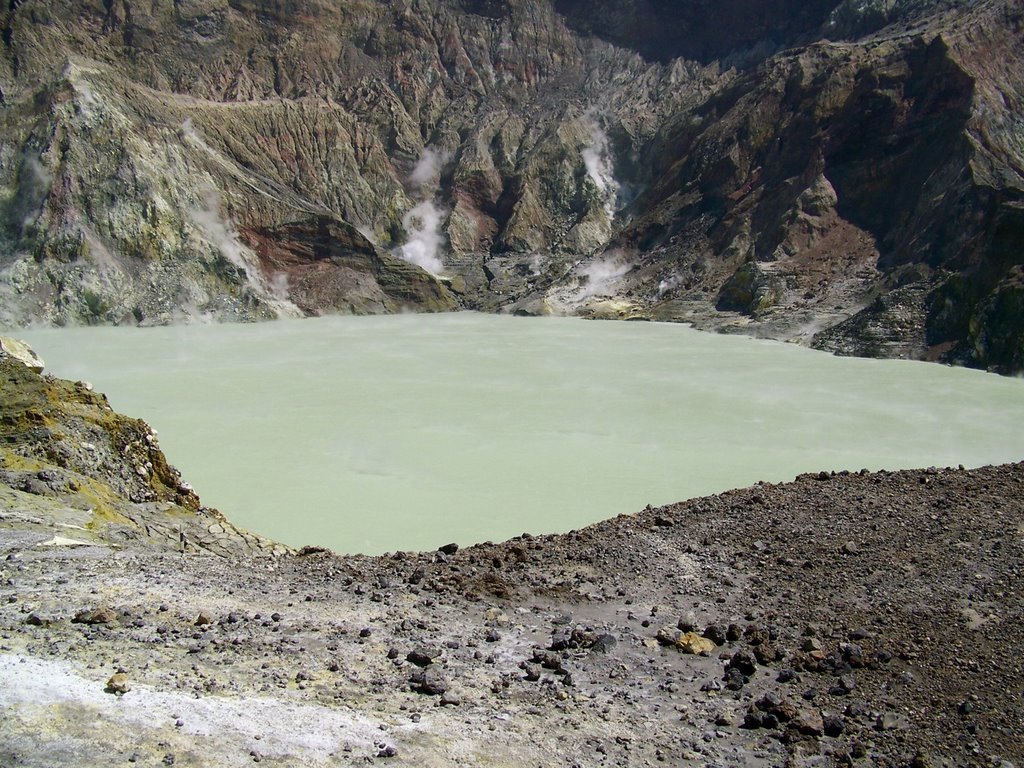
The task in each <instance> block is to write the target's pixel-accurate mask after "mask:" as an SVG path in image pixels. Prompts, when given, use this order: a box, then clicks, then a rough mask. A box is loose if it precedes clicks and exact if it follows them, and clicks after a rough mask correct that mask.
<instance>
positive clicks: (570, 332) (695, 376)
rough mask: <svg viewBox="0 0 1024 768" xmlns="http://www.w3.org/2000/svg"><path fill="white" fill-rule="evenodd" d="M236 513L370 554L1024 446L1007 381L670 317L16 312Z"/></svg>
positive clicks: (285, 532)
mask: <svg viewBox="0 0 1024 768" xmlns="http://www.w3.org/2000/svg"><path fill="white" fill-rule="evenodd" d="M17 335H19V336H22V337H25V338H27V339H28V340H29V341H30V342H31V343H32V344H33V346H34V347H35V348H36V350H37V351H38V352H39V353H40V354H41V355H42V356H43V358H44V359H45V360H46V363H47V366H48V367H47V370H48V371H49V372H50V373H53V374H55V375H59V376H63V377H66V378H71V379H84V380H87V381H91V382H92V383H93V384H94V385H95V386H96V388H97V389H98V390H99V391H103V392H106V393H107V394H108V395H109V397H110V401H111V403H112V405H113V406H114V407H115V408H116V409H117V410H119V411H121V412H124V413H127V414H130V415H133V416H140V417H142V418H145V419H146V420H147V421H148V422H149V423H150V424H152V425H153V426H154V427H155V428H156V429H157V430H158V431H159V433H160V442H161V445H162V447H163V448H164V450H165V452H166V453H167V455H168V457H169V459H170V461H171V463H173V464H175V465H176V466H178V467H179V468H180V469H181V470H182V473H183V474H184V477H185V479H186V480H188V481H189V482H190V483H192V485H193V486H195V488H196V490H197V491H198V492H199V493H200V495H201V496H202V498H203V501H204V502H205V503H206V504H208V505H211V506H216V507H218V508H220V509H221V510H222V511H224V512H225V513H226V514H227V515H228V516H229V518H231V520H232V521H234V522H235V523H237V524H239V525H242V526H244V527H247V528H250V529H252V530H255V531H258V532H260V533H263V534H265V535H267V536H270V537H271V538H274V539H277V540H280V541H284V542H286V543H288V544H292V545H296V546H299V545H304V544H318V545H323V546H329V547H331V548H334V549H337V550H339V551H348V552H355V551H359V552H366V553H379V552H383V551H389V550H396V549H427V548H434V547H437V546H439V545H441V544H445V543H447V542H449V541H457V542H459V543H463V544H467V543H472V542H477V541H483V540H487V539H490V540H500V539H505V538H508V537H510V536H514V535H517V534H519V533H522V532H524V531H529V532H531V533H543V532H554V531H565V530H569V529H572V528H578V527H580V526H583V525H586V524H588V523H591V522H595V521H597V520H600V519H603V518H607V517H612V516H614V515H617V514H621V513H629V512H635V511H637V510H639V509H641V508H643V506H644V505H645V504H648V503H650V504H654V505H658V504H664V503H668V502H672V501H677V500H681V499H684V498H688V497H692V496H698V495H703V494H708V493H713V492H717V491H721V490H725V489H727V488H733V487H738V486H744V485H749V484H751V483H753V482H756V481H757V480H769V481H779V480H789V479H792V478H793V477H794V476H795V475H796V474H799V473H801V472H808V471H817V470H821V469H851V470H856V469H860V468H861V467H868V468H870V469H877V468H890V469H895V468H901V467H902V468H908V467H921V466H932V465H935V466H947V465H954V466H955V465H957V464H961V463H962V464H965V465H967V466H977V465H981V464H986V463H997V462H1004V461H1016V460H1020V459H1022V458H1024V429H1022V428H1021V426H1022V425H1024V382H1022V381H1020V380H1015V379H1006V378H1000V377H997V376H994V375H990V374H985V373H981V372H978V371H969V370H963V369H953V368H945V367H942V366H938V365H930V364H924V363H908V362H900V361H877V360H856V359H849V358H837V357H832V356H830V355H827V354H823V353H819V352H813V351H810V350H807V349H802V348H799V347H796V346H792V345H786V344H779V343H772V342H761V341H754V340H752V339H748V338H744V337H735V336H719V335H713V334H702V333H698V332H695V331H692V330H690V329H688V328H685V327H683V326H679V325H661V324H650V323H613V322H586V321H582V320H573V319H527V318H512V317H496V316H485V315H475V314H457V315H434V316H423V315H417V316H399V317H382V318H381V317H378V318H322V319H317V320H302V321H287V322H277V323H264V324H258V325H215V326H190V327H173V328H150V329H134V328H79V329H61V330H32V331H19V332H17Z"/></svg>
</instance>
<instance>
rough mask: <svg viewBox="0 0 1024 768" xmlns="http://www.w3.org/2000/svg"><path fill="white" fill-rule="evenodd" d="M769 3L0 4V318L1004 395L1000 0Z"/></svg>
mask: <svg viewBox="0 0 1024 768" xmlns="http://www.w3.org/2000/svg"><path fill="white" fill-rule="evenodd" d="M797 5H798V6H799V7H796V6H794V4H793V3H790V2H788V0H777V1H776V2H772V3H768V4H764V3H756V4H755V3H749V2H746V0H730V2H728V3H725V4H719V5H717V6H715V7H714V8H711V7H710V6H708V5H707V4H704V3H698V2H687V3H683V4H678V3H673V4H669V3H665V2H661V0H602V2H598V3H587V4H581V3H577V2H574V0H514V1H510V2H490V1H487V2H477V1H476V0H473V1H470V0H416V1H415V2H402V3H383V2H365V3H359V4H354V5H353V4H336V3H325V2H320V1H319V0H291V1H290V2H288V3H276V4H270V5H267V4H265V3H250V2H230V3H228V2H226V0H201V1H200V2H194V3H187V4H182V3H177V4H172V3H155V4H151V5H148V6H146V7H140V6H138V5H137V4H128V3H122V2H120V0H115V2H110V3H99V2H89V3H68V2H56V3H54V2H49V3H43V2H39V1H38V0H26V1H25V2H21V3H17V4H15V7H13V8H12V9H11V10H10V11H9V12H8V13H6V14H5V15H4V16H3V18H2V20H0V27H2V30H3V41H4V48H3V53H2V55H0V92H2V97H3V102H2V106H0V129H2V130H0V137H2V138H0V189H2V190H3V195H2V196H0V297H2V301H0V322H3V323H6V324H16V323H25V322H30V321H40V320H42V321H44V322H49V323H71V322H87V323H138V324H153V323H167V322H174V321H179V320H188V319H190V318H196V317H200V316H207V315H210V316H214V317H217V318H221V319H259V318H269V317H276V316H289V315H301V314H314V313H320V312H339V311H340V312H390V311H396V310H403V311H405V310H408V309H424V310H444V309H450V308H453V307H467V308H474V309H482V310H487V311H514V312H520V313H544V312H563V313H575V314H581V315H585V316H601V317H649V318H656V319H664V320H685V321H690V322H695V323H697V324H698V325H701V326H702V327H730V326H731V327H737V328H740V329H742V330H745V331H747V332H751V333H756V334H761V335H770V336H775V337H779V338H789V339H798V340H802V341H805V342H807V343H811V342H814V343H815V344H816V345H817V346H819V347H822V348H827V349H832V350H834V351H840V352H855V353H858V354H864V353H870V354H911V355H913V356H915V357H926V358H932V359H943V360H951V361H957V362H961V363H966V364H969V365H977V366H984V367H993V368H996V369H998V370H1005V371H1012V370H1018V369H1019V368H1020V366H1021V360H1022V359H1024V352H1022V349H1024V341H1022V338H1024V336H1022V330H1021V323H1020V321H1019V319H1018V318H1019V313H1017V312H1016V309H1015V308H1016V307H1018V305H1019V303H1020V295H1019V294H1020V289H1019V287H1018V286H1019V283H1020V278H1019V271H1020V268H1021V264H1022V256H1021V251H1020V247H1019V243H1020V242H1021V233H1022V231H1024V230H1022V218H1021V210H1022V206H1024V202H1022V191H1024V171H1022V168H1024V159H1022V158H1024V148H1022V146H1021V144H1020V141H1019V133H1020V129H1019V119H1018V117H1017V116H1018V115H1019V114H1020V112H1021V99H1022V93H1024V82H1022V76H1021V74H1020V73H1021V72H1022V71H1024V67H1022V66H1021V61H1022V58H1024V57H1022V43H1021V42H1020V41H1021V39H1022V37H1024V36H1022V35H1021V34H1020V32H1021V30H1022V25H1024V22H1022V16H1024V11H1022V8H1021V4H1020V2H1019V0H984V2H977V3H972V4H963V3H958V2H955V1H954V0H949V1H946V0H915V1H913V2H911V1H910V0H907V1H905V2H888V1H885V2H870V3H860V2H858V3H851V2H837V1H836V0H821V1H820V2H814V3H802V4H797ZM680 6H682V7H680ZM323 222H333V223H331V224H329V225H327V224H324V223H323ZM353 232H356V233H357V234H358V235H359V236H360V237H361V238H362V239H361V240H359V242H358V243H357V242H356V238H355V237H354V236H353V234H352V233H353ZM335 237H336V238H337V242H328V241H329V240H331V239H332V238H335ZM325 253H329V254H330V256H327V257H325V256H324V255H323V254H325ZM438 278H440V281H439V280H438ZM754 278H756V279H754ZM745 283H749V284H750V285H745ZM754 283H757V285H756V286H754ZM751 286H754V287H753V292H750V291H747V288H749V287H751ZM758 286H760V288H759V287H758ZM762 288H763V289H764V290H761V289H762ZM905 288H906V289H908V290H910V292H911V293H913V294H914V295H915V296H916V297H917V298H916V299H915V302H914V310H913V312H909V313H908V312H902V313H901V315H900V317H901V319H900V321H899V322H890V321H889V320H888V319H886V318H887V317H889V315H887V314H886V313H884V312H883V313H882V314H879V307H881V306H883V305H885V303H886V301H888V300H887V299H886V298H885V297H886V296H888V295H889V294H890V293H891V292H893V291H896V290H902V289H905ZM759 291H760V293H759ZM746 293H750V296H747V295H746ZM880 300H881V302H882V303H881V304H879V301H880ZM889 303H890V304H892V302H889ZM897 303H899V301H897ZM903 304H906V302H903ZM862 312H863V313H867V314H865V315H864V316H863V317H861V318H860V319H857V316H858V313H862ZM890 314H891V313H890ZM908 318H909V319H908ZM904 321H906V323H904ZM867 327H871V328H874V329H875V330H873V331H871V333H872V334H874V335H873V336H871V337H870V338H863V337H862V336H861V334H862V330H863V329H864V328H867ZM822 332H824V333H822ZM879 334H881V336H884V337H885V339H886V340H885V342H884V343H875V341H874V340H875V339H876V337H877V338H880V336H879ZM815 338H817V341H815Z"/></svg>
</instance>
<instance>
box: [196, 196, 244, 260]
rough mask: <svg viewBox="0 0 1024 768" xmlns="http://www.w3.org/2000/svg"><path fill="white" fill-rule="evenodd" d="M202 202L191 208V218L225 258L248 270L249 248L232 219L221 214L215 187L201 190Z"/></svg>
mask: <svg viewBox="0 0 1024 768" xmlns="http://www.w3.org/2000/svg"><path fill="white" fill-rule="evenodd" d="M201 195H202V204H201V205H199V206H193V207H192V208H191V209H189V218H191V219H192V223H193V224H195V225H196V227H197V228H198V229H199V231H200V232H202V234H203V235H204V236H205V237H204V239H205V240H206V241H207V242H209V243H210V244H211V245H212V246H214V247H215V248H216V249H217V250H218V251H219V252H220V254H221V256H223V257H224V258H225V259H227V260H228V261H230V262H231V263H232V264H234V265H235V266H236V267H238V268H239V269H244V270H246V271H247V272H248V270H249V268H250V264H249V260H248V259H247V258H246V256H247V250H246V248H245V246H244V245H242V243H241V241H240V240H239V239H238V233H237V232H235V227H234V225H233V224H232V223H231V221H230V220H227V219H224V218H223V217H222V216H221V214H220V195H218V194H217V190H215V189H214V188H213V187H206V188H205V189H203V190H201Z"/></svg>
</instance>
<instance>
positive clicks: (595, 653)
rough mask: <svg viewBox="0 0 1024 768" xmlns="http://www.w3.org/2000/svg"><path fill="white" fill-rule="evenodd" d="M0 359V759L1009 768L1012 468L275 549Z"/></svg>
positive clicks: (134, 445)
mask: <svg viewBox="0 0 1024 768" xmlns="http://www.w3.org/2000/svg"><path fill="white" fill-rule="evenodd" d="M19 366H20V364H16V363H13V362H11V361H9V360H6V361H0V374H3V376H2V381H0V385H2V389H3V401H4V411H5V413H4V419H3V421H2V423H0V438H2V441H0V447H2V449H3V455H2V458H3V463H2V466H0V502H2V510H3V514H2V516H0V681H2V684H0V709H2V711H3V713H4V716H3V717H2V718H0V762H2V763H3V764H5V765H6V764H9V765H18V766H50V765H54V764H69V763H74V764H77V765H83V766H100V765H103V766H106V765H125V764H138V765H172V764H173V765H196V766H199V765H224V766H231V765H250V764H254V763H266V764H270V765H335V764H339V765H340V764H349V763H360V764H364V763H370V762H373V763H381V764H386V765H409V766H448V765H451V766H455V765H506V766H508V765H517V766H518V765H529V764H533V765H543V766H548V765H564V766H572V765H579V766H603V765H622V766H634V765H659V764H667V765H680V764H694V765H779V766H782V765H847V764H860V765H893V766H897V765H899V766H902V765H918V766H921V765H978V766H993V765H994V766H1006V765H1012V764H1015V763H1016V764H1020V762H1021V760H1022V758H1024V744H1022V740H1021V737H1020V730H1019V724H1020V722H1021V721H1022V719H1024V710H1022V702H1024V695H1022V694H1024V670H1022V662H1021V658H1020V649H1021V648H1022V647H1024V626H1022V621H1021V616H1022V613H1024V612H1022V592H1021V574H1020V568H1019V564H1020V562H1021V556H1022V554H1024V553H1022V549H1024V536H1022V531H1024V464H1010V465H1003V466H998V467H984V468H979V469H972V470H963V469H922V470H916V471H905V472H878V473H863V474H861V473H854V474H847V473H838V474H833V473H828V472H823V473H820V474H810V475H803V476H801V477H799V478H797V479H796V480H795V481H794V482H791V483H781V484H767V483H762V484H758V485H755V486H752V487H750V488H746V489H741V490H736V491H730V492H727V493H723V494H719V495H716V496H711V497H706V498H701V499H694V500H691V501H688V502H684V503H680V504H674V505H668V506H664V507H660V508H650V509H647V510H644V511H642V512H640V513H639V514H636V515H630V516H620V517H617V518H615V519H613V520H608V521H605V522H602V523H599V524H597V525H593V526H590V527H587V528H585V529H581V530H579V531H575V532H572V533H569V534H565V535H558V536H536V537H531V536H523V537H518V538H515V539H512V540H510V541H507V542H504V543H500V544H485V545H479V546H475V547H470V548H465V549H457V548H455V547H446V548H443V550H439V551H436V552H426V553H406V552H399V553H394V554H391V555H389V556H385V557H366V556H348V557H342V556H337V555H335V554H333V553H331V552H329V551H326V550H321V549H316V548H307V549H305V550H300V551H293V550H289V549H287V548H285V547H281V546H275V545H274V544H273V543H271V542H268V541H266V540H265V539H261V538H260V537H256V536H253V535H252V534H248V533H246V532H244V531H240V530H238V529H236V528H234V527H233V526H232V525H231V524H230V522H229V521H228V520H226V519H224V518H223V516H221V515H219V513H216V512H215V511H213V510H209V509H206V508H205V507H203V506H202V505H201V503H200V501H199V499H198V497H196V496H195V494H194V493H193V492H192V490H191V488H190V487H189V486H188V485H187V483H185V482H184V480H183V479H181V478H180V477H178V476H177V475H176V472H175V471H174V470H173V468H170V467H169V465H166V461H165V460H164V459H163V457H162V453H160V451H159V446H158V445H157V444H156V442H155V438H147V437H146V435H147V434H150V433H149V432H148V431H147V427H146V425H145V423H144V422H139V421H136V420H132V419H127V418H125V417H121V416H119V415H117V414H115V413H114V412H113V411H112V410H111V409H110V408H109V406H108V405H106V402H105V399H104V398H102V396H100V395H97V394H95V393H93V392H90V391H89V390H88V388H86V387H83V386H82V385H80V384H75V383H71V382H62V381H61V380H58V379H53V378H50V377H45V376H41V375H39V374H37V373H32V372H30V371H28V370H27V369H24V367H23V366H20V367H19Z"/></svg>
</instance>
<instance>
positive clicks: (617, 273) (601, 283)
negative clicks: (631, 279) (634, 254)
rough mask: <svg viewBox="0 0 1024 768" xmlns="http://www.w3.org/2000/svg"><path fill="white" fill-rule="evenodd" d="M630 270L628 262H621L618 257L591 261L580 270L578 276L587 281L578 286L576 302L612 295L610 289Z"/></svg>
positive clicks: (630, 266)
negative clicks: (600, 295) (601, 295)
mask: <svg viewBox="0 0 1024 768" xmlns="http://www.w3.org/2000/svg"><path fill="white" fill-rule="evenodd" d="M632 268H633V267H632V265H631V264H630V263H629V262H627V261H623V260H621V259H620V258H619V257H618V256H611V257H610V258H607V259H601V260H600V261H592V262H591V263H589V264H587V266H585V267H583V268H582V269H581V270H580V274H581V275H582V276H584V277H586V278H587V279H586V282H584V283H583V285H581V286H580V292H579V294H578V295H577V297H576V300H577V301H585V300H586V299H589V298H591V297H593V296H597V295H599V294H612V293H613V291H612V290H611V289H612V286H613V285H614V284H615V282H616V281H617V280H618V279H619V278H620V277H622V276H623V275H624V274H626V273H627V272H629V270H630V269H632Z"/></svg>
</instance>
